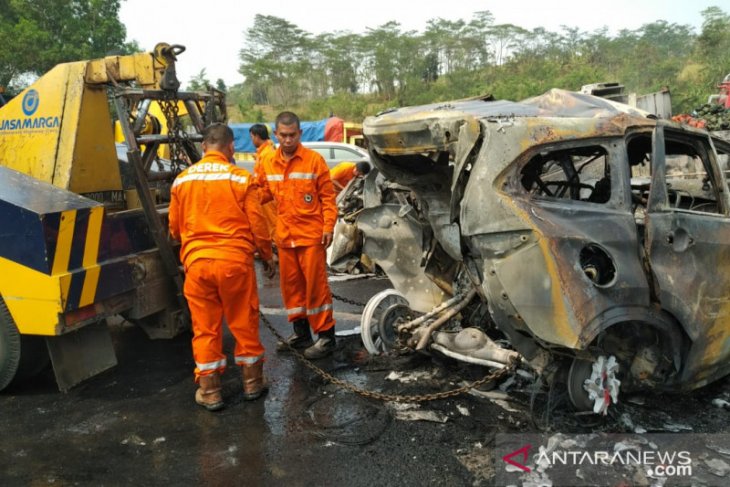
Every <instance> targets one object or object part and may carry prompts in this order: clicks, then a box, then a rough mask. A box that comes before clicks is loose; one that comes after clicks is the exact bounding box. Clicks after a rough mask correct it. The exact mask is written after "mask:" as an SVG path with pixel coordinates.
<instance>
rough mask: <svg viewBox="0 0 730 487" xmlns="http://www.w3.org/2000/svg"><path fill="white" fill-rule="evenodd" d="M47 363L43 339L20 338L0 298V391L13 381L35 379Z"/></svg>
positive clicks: (47, 356)
mask: <svg viewBox="0 0 730 487" xmlns="http://www.w3.org/2000/svg"><path fill="white" fill-rule="evenodd" d="M49 362H50V357H49V355H48V349H47V348H46V342H45V339H44V338H43V337H38V336H21V335H20V332H18V328H17V327H16V326H15V321H13V317H12V316H11V315H10V311H8V308H7V306H6V305H5V301H4V300H3V299H2V297H0V391H2V390H3V389H5V388H6V387H7V386H8V385H9V384H11V383H12V382H13V381H16V382H17V381H19V380H23V379H29V378H31V377H35V376H36V375H38V374H39V373H40V372H41V371H42V370H43V369H45V368H46V367H47V366H48V363H49Z"/></svg>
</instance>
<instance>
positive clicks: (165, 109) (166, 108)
mask: <svg viewBox="0 0 730 487" xmlns="http://www.w3.org/2000/svg"><path fill="white" fill-rule="evenodd" d="M178 101H179V100H178V99H177V98H175V97H174V94H169V95H168V98H166V99H163V100H160V102H159V103H160V108H161V109H162V113H163V114H164V115H165V120H166V121H167V135H168V137H169V139H170V142H169V147H170V165H171V166H172V171H173V172H174V173H179V172H182V170H183V169H185V167H187V166H188V165H190V162H189V160H188V157H187V153H186V152H185V149H184V144H185V143H186V142H187V140H188V135H187V133H185V131H184V130H183V128H182V123H181V121H180V115H179V107H178Z"/></svg>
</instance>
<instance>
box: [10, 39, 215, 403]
mask: <svg viewBox="0 0 730 487" xmlns="http://www.w3.org/2000/svg"><path fill="white" fill-rule="evenodd" d="M184 50H185V48H184V47H183V46H179V45H169V44H165V43H161V44H158V45H157V46H155V48H154V50H153V51H152V52H148V53H136V54H132V55H127V56H110V57H106V58H103V59H96V60H91V61H80V62H72V63H65V64H60V65H58V66H56V67H54V68H53V69H52V70H51V71H49V72H48V73H46V74H45V75H43V76H42V77H40V78H39V79H38V80H37V81H36V82H35V83H34V84H32V85H31V86H29V87H28V88H27V89H25V90H24V91H22V92H20V93H19V94H18V95H17V96H16V97H14V98H13V99H12V100H10V101H9V102H8V103H7V104H5V105H4V106H1V107H0V390H3V389H4V388H6V387H7V386H8V385H9V384H11V383H17V382H20V381H23V380H27V379H29V378H31V377H33V376H34V375H35V374H37V373H38V372H39V371H40V370H42V369H43V368H44V367H46V366H47V364H48V361H49V359H50V362H51V364H52V366H53V370H54V374H55V377H56V382H57V383H58V386H59V389H61V390H63V391H65V390H68V389H69V388H70V387H72V386H73V385H75V384H77V383H79V382H80V381H82V380H84V379H86V378H89V377H91V376H93V375H95V374H98V373H99V372H101V371H104V370H106V369H108V368H110V367H112V366H114V365H115V364H116V356H115V354H114V348H113V346H112V341H111V336H110V331H109V328H108V327H107V325H106V318H108V317H110V316H112V315H121V316H123V317H124V318H126V319H127V320H129V321H131V322H134V323H138V324H139V325H141V326H142V327H143V328H144V330H145V331H146V332H147V333H148V335H150V336H151V337H152V338H169V337H172V336H175V335H176V334H178V333H179V332H181V331H182V330H184V329H186V328H188V327H189V315H188V311H187V306H186V303H185V299H184V297H183V295H182V275H181V273H180V270H179V262H178V259H177V256H176V250H175V249H174V248H172V246H171V244H170V242H169V240H168V238H167V224H166V211H167V205H166V202H167V201H168V200H169V188H170V186H171V184H172V181H173V180H174V178H175V176H176V175H177V174H178V173H179V172H180V171H182V170H183V169H184V168H185V167H186V166H187V165H189V164H191V163H194V162H196V161H198V160H199V159H200V153H199V150H198V148H197V145H196V143H197V142H200V140H202V135H201V132H202V130H203V128H204V127H205V126H206V125H208V124H210V123H212V122H218V121H225V118H226V113H225V100H224V95H223V93H221V92H219V91H216V90H211V91H210V92H208V93H188V92H181V91H178V89H179V87H180V83H179V81H178V80H177V77H176V75H175V62H176V59H177V55H178V54H180V53H181V52H183V51H184ZM112 106H113V107H114V111H115V114H116V118H117V119H118V124H119V126H120V128H121V131H122V133H123V135H124V144H122V145H119V144H115V139H114V120H113V117H112V110H111V108H110V107H112ZM181 107H183V108H184V110H181ZM155 110H157V113H161V114H163V115H164V116H163V120H159V117H154V116H152V115H151V114H150V113H151V112H154V111H155ZM183 111H184V112H186V114H187V117H186V120H182V118H181V112H183ZM161 147H166V148H168V149H169V154H170V157H169V160H162V159H160V158H159V156H158V152H159V149H160V148H161Z"/></svg>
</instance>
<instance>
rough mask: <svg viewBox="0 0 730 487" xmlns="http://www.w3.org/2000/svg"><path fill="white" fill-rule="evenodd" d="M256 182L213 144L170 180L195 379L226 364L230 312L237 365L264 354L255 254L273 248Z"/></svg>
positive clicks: (265, 254) (172, 220) (266, 253)
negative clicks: (225, 326)
mask: <svg viewBox="0 0 730 487" xmlns="http://www.w3.org/2000/svg"><path fill="white" fill-rule="evenodd" d="M252 183H253V181H252V178H251V175H250V174H249V173H248V171H246V170H245V169H239V168H237V167H236V166H235V165H233V164H231V163H230V162H228V160H227V159H226V157H225V156H224V155H223V154H222V153H220V152H217V151H208V152H207V153H206V154H205V156H204V157H203V158H202V159H201V160H200V161H199V162H197V163H196V164H193V165H192V166H190V167H189V168H187V169H186V170H185V171H183V172H182V173H180V174H179V175H178V176H177V178H175V182H174V183H173V185H172V191H171V199H170V209H169V222H170V234H171V235H172V237H173V238H175V239H179V240H180V242H181V247H180V260H181V261H182V263H183V266H184V267H185V274H186V278H185V286H184V290H183V291H184V294H185V297H186V298H187V300H188V305H189V307H190V314H191V317H192V320H193V358H194V359H195V378H196V381H197V379H198V378H199V377H200V376H201V375H207V374H211V373H213V372H223V370H225V367H226V356H225V355H224V354H223V330H222V319H223V317H224V316H225V318H226V321H227V323H228V327H229V328H230V330H231V333H232V334H233V336H234V338H235V340H236V347H235V350H234V356H235V361H236V364H239V365H243V364H253V363H256V362H257V361H258V360H260V359H262V358H263V355H264V347H263V346H262V345H261V341H260V339H259V313H258V308H259V297H258V290H257V287H256V273H255V270H254V265H253V253H254V250H255V249H256V248H258V250H259V252H260V254H261V257H262V258H263V259H265V260H269V259H271V256H272V253H271V241H270V240H269V234H268V233H267V232H266V227H265V223H264V220H263V216H262V215H261V207H260V203H259V197H258V191H257V190H256V186H255V184H252Z"/></svg>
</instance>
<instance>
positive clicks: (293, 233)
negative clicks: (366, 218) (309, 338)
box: [257, 144, 337, 333]
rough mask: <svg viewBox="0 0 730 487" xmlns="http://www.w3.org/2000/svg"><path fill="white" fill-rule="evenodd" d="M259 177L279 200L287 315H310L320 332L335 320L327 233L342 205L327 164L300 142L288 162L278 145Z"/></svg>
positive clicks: (264, 188) (279, 243)
mask: <svg viewBox="0 0 730 487" xmlns="http://www.w3.org/2000/svg"><path fill="white" fill-rule="evenodd" d="M257 179H258V182H259V185H260V186H261V192H262V197H263V201H267V200H268V199H270V198H272V197H273V198H274V199H275V200H276V201H277V203H278V214H277V220H276V236H275V238H274V241H275V243H276V246H277V247H278V249H279V273H280V276H279V277H280V283H281V295H282V298H283V299H284V306H285V307H286V313H287V317H288V320H289V321H290V322H292V321H295V320H297V319H300V318H305V317H306V318H307V319H308V321H309V325H310V326H311V327H312V330H313V331H314V332H315V333H320V332H322V331H326V330H329V329H330V328H332V327H333V326H335V320H334V318H333V316H332V294H331V293H330V288H329V284H328V282H327V264H326V254H325V247H324V246H323V245H322V234H323V233H325V232H329V233H332V232H333V229H334V226H335V221H336V220H337V206H336V205H335V193H334V189H333V187H332V180H331V179H330V173H329V170H328V168H327V164H325V162H324V159H323V158H322V156H321V155H319V154H318V153H317V152H315V151H313V150H311V149H307V148H306V147H304V146H302V145H301V144H299V147H298V148H297V150H296V152H295V154H294V156H293V157H292V158H291V159H290V160H289V161H288V162H287V161H285V160H284V159H283V157H282V154H281V148H279V149H277V150H276V152H275V153H274V154H273V156H271V157H266V158H264V159H263V160H262V161H261V172H259V173H258V174H257Z"/></svg>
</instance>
